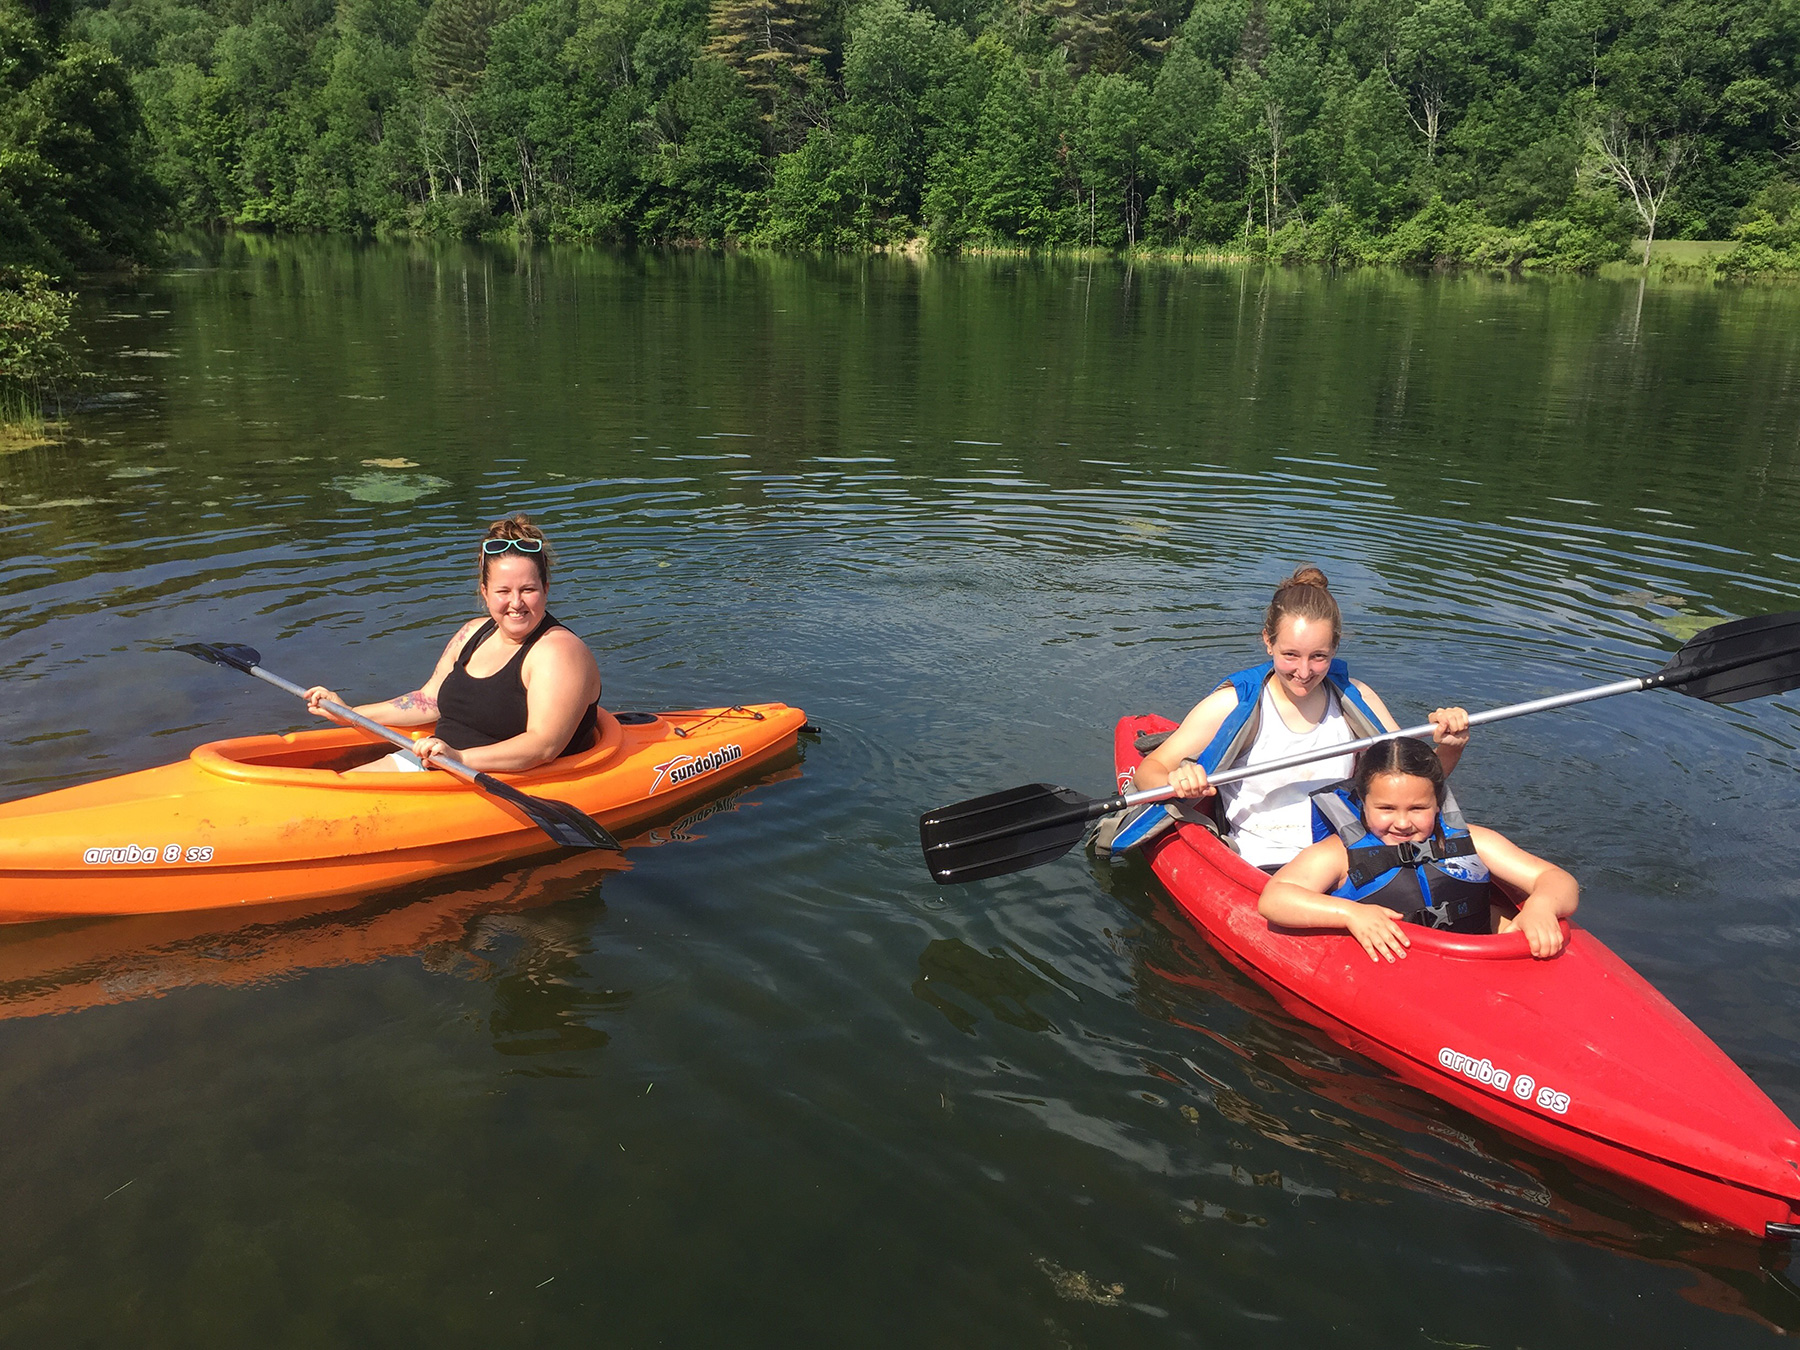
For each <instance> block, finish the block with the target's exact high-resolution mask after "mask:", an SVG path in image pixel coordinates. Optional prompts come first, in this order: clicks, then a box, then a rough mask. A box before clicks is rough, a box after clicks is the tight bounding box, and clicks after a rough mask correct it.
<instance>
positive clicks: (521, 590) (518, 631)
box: [481, 553, 550, 642]
mask: <svg viewBox="0 0 1800 1350" xmlns="http://www.w3.org/2000/svg"><path fill="white" fill-rule="evenodd" d="M481 602H482V604H484V605H486V606H487V612H488V617H489V618H490V619H492V620H493V621H494V623H495V625H496V626H497V627H498V628H499V630H500V631H501V633H503V634H505V636H506V637H507V638H509V639H510V640H511V641H513V642H522V641H524V640H525V639H526V638H528V637H530V636H531V634H532V633H533V632H534V631H535V630H536V629H537V626H538V625H539V624H540V623H542V622H543V621H544V607H545V606H546V605H547V604H549V603H550V593H549V588H548V587H546V586H545V585H544V583H543V581H542V580H541V579H540V578H539V576H538V566H537V563H536V562H535V561H533V560H532V559H530V558H527V557H525V556H524V555H523V554H520V553H503V554H501V555H500V556H499V557H497V558H489V559H488V566H487V580H486V581H484V582H483V583H482V585H481Z"/></svg>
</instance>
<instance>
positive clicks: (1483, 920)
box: [1257, 737, 1579, 961]
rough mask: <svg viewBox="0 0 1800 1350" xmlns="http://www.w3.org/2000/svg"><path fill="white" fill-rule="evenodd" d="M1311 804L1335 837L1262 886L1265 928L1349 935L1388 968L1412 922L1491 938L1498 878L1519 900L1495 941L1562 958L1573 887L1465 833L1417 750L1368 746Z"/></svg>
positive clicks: (1475, 828)
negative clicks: (1515, 940)
mask: <svg viewBox="0 0 1800 1350" xmlns="http://www.w3.org/2000/svg"><path fill="white" fill-rule="evenodd" d="M1313 803H1314V806H1315V807H1316V808H1317V809H1318V811H1319V813H1320V815H1321V817H1322V818H1323V821H1324V823H1325V824H1326V825H1328V826H1329V827H1330V829H1331V831H1332V832H1331V834H1330V835H1329V836H1328V837H1326V838H1324V839H1321V840H1319V842H1317V843H1315V844H1313V845H1312V846H1311V847H1310V848H1307V849H1305V850H1303V851H1302V852H1301V853H1300V855H1299V856H1298V857H1296V858H1295V859H1294V860H1293V861H1292V862H1290V863H1288V864H1287V865H1286V866H1284V867H1283V868H1282V869H1281V870H1280V871H1278V872H1277V873H1275V875H1274V876H1273V877H1271V878H1270V879H1269V884H1268V885H1267V886H1266V887H1264V888H1263V893H1262V899H1261V900H1260V901H1258V902H1257V909H1258V910H1259V911H1260V912H1261V914H1262V916H1263V917H1264V918H1265V919H1267V920H1269V922H1270V923H1277V924H1281V925H1282V926H1284V927H1287V928H1348V929H1349V930H1350V935H1351V936H1352V937H1354V938H1355V939H1356V940H1357V941H1358V942H1360V943H1361V944H1362V946H1363V950H1364V951H1366V952H1368V954H1369V959H1370V960H1372V961H1379V960H1381V959H1383V958H1384V957H1385V958H1386V959H1387V960H1389V961H1393V960H1395V959H1396V958H1398V957H1403V956H1405V955H1406V949H1407V948H1408V947H1409V946H1411V945H1412V940H1411V939H1410V938H1408V937H1407V935H1406V926H1407V923H1409V922H1411V923H1417V924H1423V925H1425V926H1428V927H1435V928H1448V929H1453V930H1455V931H1458V932H1469V933H1487V932H1491V931H1495V930H1494V928H1493V927H1492V926H1491V921H1490V918H1489V892H1490V889H1491V886H1492V882H1493V880H1495V879H1498V880H1499V881H1502V882H1504V883H1506V884H1507V885H1508V886H1511V887H1514V888H1515V889H1517V890H1519V891H1521V892H1523V893H1524V895H1525V899H1524V901H1523V902H1522V903H1521V904H1520V905H1519V911H1518V914H1517V916H1516V917H1510V918H1504V919H1501V920H1500V923H1499V926H1498V930H1497V931H1499V932H1502V933H1505V932H1510V931H1511V930H1513V929H1515V928H1516V929H1518V930H1519V931H1520V932H1522V933H1524V934H1525V939H1526V941H1527V942H1528V943H1530V945H1531V954H1532V955H1533V956H1535V957H1539V958H1544V957H1551V956H1555V955H1556V954H1557V953H1558V952H1559V951H1561V950H1562V948H1563V933H1562V926H1561V924H1560V923H1559V922H1558V921H1559V920H1561V919H1566V918H1567V917H1568V916H1569V915H1571V914H1573V913H1574V912H1575V905H1576V902H1577V900H1578V898H1579V888H1578V887H1577V886H1576V884H1575V878H1574V877H1572V876H1570V875H1569V874H1568V873H1567V872H1565V871H1563V869H1562V868H1560V867H1558V866H1556V865H1555V864H1554V863H1549V862H1545V861H1544V860H1543V859H1542V858H1538V857H1534V856H1533V855H1532V854H1529V853H1527V852H1526V851H1525V850H1524V849H1522V848H1520V847H1519V846H1518V845H1516V844H1514V843H1512V842H1511V841H1509V840H1508V839H1507V838H1506V837H1505V836H1504V835H1500V834H1497V833H1495V832H1494V831H1493V830H1489V829H1484V828H1482V827H1481V826H1479V825H1465V824H1464V823H1463V819H1462V813H1461V812H1460V811H1459V810H1457V807H1456V801H1455V798H1453V797H1451V796H1450V794H1449V790H1448V788H1447V787H1446V786H1445V783H1444V769H1443V765H1442V764H1440V763H1439V762H1438V756H1437V755H1436V754H1434V753H1433V752H1432V749H1431V747H1430V746H1428V745H1426V744H1425V743H1424V742H1423V741H1419V740H1414V739H1413V738H1411V737H1401V738H1399V739H1396V740H1391V741H1383V742H1382V743H1381V744H1379V745H1375V746H1371V747H1370V748H1369V749H1368V750H1367V751H1365V752H1364V753H1363V756H1362V759H1361V762H1360V763H1359V764H1358V765H1357V769H1356V776H1355V778H1354V779H1352V780H1351V781H1350V783H1348V784H1340V785H1337V786H1335V787H1333V788H1327V789H1324V790H1322V791H1320V792H1316V793H1314V794H1313ZM1494 898H1495V899H1498V897H1494Z"/></svg>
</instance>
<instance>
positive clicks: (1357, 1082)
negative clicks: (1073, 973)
mask: <svg viewBox="0 0 1800 1350" xmlns="http://www.w3.org/2000/svg"><path fill="white" fill-rule="evenodd" d="M1094 871H1095V874H1096V878H1097V880H1098V881H1099V883H1100V885H1101V886H1102V887H1103V888H1104V889H1106V890H1107V891H1109V892H1110V893H1111V894H1112V895H1113V896H1114V897H1115V898H1116V899H1117V900H1119V901H1120V903H1122V904H1123V905H1125V906H1126V907H1127V908H1128V909H1130V910H1131V912H1132V913H1133V914H1135V915H1136V916H1137V917H1138V919H1139V920H1140V921H1141V923H1142V928H1141V929H1140V930H1139V931H1138V932H1137V933H1136V934H1135V935H1134V936H1135V938H1136V939H1137V942H1136V945H1135V949H1134V953H1133V970H1132V977H1133V988H1134V995H1135V998H1136V1001H1137V1004H1138V1007H1139V1009H1140V1010H1141V1011H1142V1012H1143V1013H1144V1014H1145V1015H1146V1016H1148V1017H1151V1018H1153V1019H1155V1020H1156V1021H1158V1022H1162V1023H1166V1024H1167V1025H1169V1026H1171V1027H1175V1028H1178V1029H1179V1030H1181V1031H1182V1032H1184V1033H1189V1034H1191V1035H1192V1036H1193V1037H1195V1038H1197V1039H1196V1040H1195V1041H1194V1043H1193V1049H1192V1050H1191V1052H1189V1053H1187V1054H1183V1055H1182V1056H1181V1064H1182V1065H1183V1067H1185V1069H1186V1070H1188V1073H1189V1075H1191V1076H1186V1077H1184V1076H1181V1075H1179V1074H1174V1073H1166V1071H1165V1073H1166V1076H1167V1078H1168V1080H1169V1082H1170V1084H1171V1086H1172V1087H1177V1088H1179V1089H1181V1090H1183V1091H1186V1092H1188V1093H1190V1094H1193V1095H1194V1096H1195V1097H1196V1099H1197V1100H1210V1102H1211V1105H1212V1108H1213V1111H1214V1112H1215V1113H1216V1114H1217V1116H1218V1117H1219V1118H1220V1119H1221V1120H1223V1121H1225V1122H1227V1123H1230V1124H1233V1125H1237V1126H1245V1127H1248V1128H1249V1129H1251V1130H1254V1131H1255V1132H1256V1133H1257V1134H1258V1135H1260V1136H1261V1137H1262V1138H1263V1139H1265V1140H1268V1141H1270V1142H1271V1143H1274V1144H1277V1145H1280V1146H1281V1147H1283V1148H1287V1149H1292V1150H1294V1151H1295V1152H1298V1153H1304V1154H1306V1155H1307V1156H1308V1158H1309V1159H1310V1160H1313V1161H1315V1162H1323V1163H1325V1164H1326V1165H1327V1166H1328V1167H1330V1168H1331V1169H1333V1170H1335V1171H1336V1172H1338V1173H1339V1174H1340V1175H1341V1176H1342V1178H1343V1184H1342V1185H1341V1186H1340V1187H1339V1188H1338V1189H1337V1190H1336V1198H1338V1199H1340V1200H1348V1201H1356V1202H1362V1203H1368V1204H1388V1203H1391V1201H1390V1200H1387V1199H1384V1198H1383V1196H1382V1192H1383V1191H1384V1190H1385V1189H1387V1188H1389V1187H1395V1186H1397V1187H1400V1188H1402V1189H1403V1190H1407V1191H1411V1192H1414V1193H1417V1194H1422V1195H1426V1196H1430V1197H1434V1198H1436V1199H1438V1200H1444V1201H1449V1202H1451V1203H1453V1204H1457V1205H1463V1206H1466V1207H1468V1208H1470V1209H1474V1210H1480V1211H1485V1212H1487V1213H1490V1214H1494V1215H1499V1216H1503V1217H1505V1218H1508V1219H1512V1220H1515V1221H1518V1222H1521V1223H1525V1224H1529V1225H1531V1226H1532V1227H1534V1228H1536V1229H1538V1230H1539V1231H1540V1232H1542V1233H1544V1234H1545V1235H1546V1236H1548V1237H1552V1238H1556V1239H1560V1240H1565V1241H1575V1242H1581V1243H1585V1244H1587V1245H1589V1246H1593V1247H1597V1248H1601V1249H1603V1250H1606V1251H1611V1252H1616V1253H1619V1254H1621V1255H1625V1256H1628V1257H1634V1258H1637V1259H1640V1260H1644V1261H1649V1262H1653V1263H1655V1264H1657V1265H1660V1266H1664V1267H1667V1268H1669V1269H1672V1270H1677V1271H1682V1272H1685V1273H1687V1274H1690V1275H1691V1276H1692V1277H1693V1281H1694V1282H1693V1284H1691V1285H1690V1286H1688V1287H1687V1288H1685V1289H1683V1290H1682V1291H1681V1293H1682V1297H1684V1298H1685V1299H1687V1300H1688V1301H1689V1302H1691V1303H1693V1304H1695V1305H1697V1306H1699V1307H1702V1308H1707V1309H1711V1310H1713V1311H1716V1312H1724V1313H1731V1314H1734V1315H1737V1316H1742V1317H1748V1318H1751V1319H1754V1320H1755V1321H1757V1322H1760V1323H1762V1324H1763V1325H1764V1326H1766V1327H1769V1328H1771V1329H1773V1330H1776V1331H1779V1332H1782V1333H1784V1334H1792V1333H1795V1332H1800V1285H1797V1284H1796V1283H1795V1281H1794V1279H1793V1278H1792V1277H1791V1276H1790V1274H1789V1272H1788V1266H1789V1262H1790V1253H1789V1251H1788V1249H1787V1247H1786V1246H1785V1245H1784V1244H1772V1243H1757V1242H1753V1241H1751V1240H1749V1239H1747V1238H1744V1237H1742V1236H1739V1235H1730V1234H1721V1233H1717V1232H1714V1231H1711V1230H1710V1229H1708V1228H1707V1227H1706V1226H1704V1225H1701V1224H1697V1223H1694V1222H1693V1221H1691V1220H1686V1219H1684V1218H1682V1217H1681V1216H1680V1214H1679V1212H1678V1211H1677V1210H1675V1209H1674V1208H1672V1207H1670V1206H1668V1205H1667V1204H1666V1203H1664V1202H1662V1201H1661V1200H1660V1199H1659V1198H1657V1197H1655V1196H1652V1195H1649V1194H1647V1193H1640V1192H1637V1191H1635V1189H1631V1188H1628V1187H1626V1186H1625V1184H1624V1183H1621V1182H1619V1181H1618V1180H1617V1179H1614V1178H1602V1177H1599V1176H1597V1175H1593V1176H1590V1175H1589V1174H1587V1173H1585V1172H1584V1171H1583V1170H1582V1169H1578V1168H1575V1167H1572V1166H1570V1165H1569V1164H1567V1163H1566V1162H1564V1161H1562V1160H1560V1159H1557V1158H1553V1157H1550V1156H1548V1155H1544V1154H1541V1153H1538V1152H1536V1151H1534V1150H1532V1149H1530V1148H1529V1147H1527V1146H1526V1145H1525V1144H1524V1143H1522V1142H1521V1141H1519V1140H1516V1139H1514V1138H1513V1137H1512V1136H1510V1135H1507V1134H1505V1133H1503V1132H1501V1131H1498V1130H1496V1129H1494V1128H1493V1127H1492V1126H1490V1125H1488V1124H1487V1123H1486V1122H1484V1121H1480V1120H1477V1119H1476V1118H1475V1117H1473V1116H1469V1115H1467V1114H1465V1113H1463V1112H1461V1111H1458V1110H1456V1109H1455V1108H1454V1107H1452V1106H1450V1105H1448V1104H1447V1103H1444V1102H1440V1101H1438V1100H1437V1099H1436V1098H1434V1097H1431V1096H1429V1095H1427V1094H1425V1093H1422V1092H1419V1091H1416V1090H1415V1089H1413V1088H1411V1087H1409V1086H1407V1085H1406V1084H1404V1083H1401V1082H1399V1081H1398V1080H1397V1079H1395V1078H1393V1077H1392V1076H1391V1075H1390V1074H1388V1073H1387V1071H1386V1070H1384V1069H1382V1068H1381V1067H1380V1066H1378V1065H1375V1064H1373V1063H1370V1062H1368V1061H1365V1060H1362V1059H1360V1058H1358V1057H1356V1056H1354V1055H1352V1054H1348V1053H1346V1052H1345V1051H1344V1050H1343V1048H1342V1047H1341V1046H1338V1045H1337V1044H1336V1043H1335V1042H1333V1041H1332V1040H1331V1039H1330V1038H1329V1037H1327V1036H1326V1035H1325V1034H1324V1033H1323V1032H1321V1031H1319V1030H1318V1029H1317V1028H1315V1027H1311V1026H1309V1025H1307V1024H1306V1023H1304V1022H1302V1021H1299V1020H1298V1019H1296V1018H1294V1017H1293V1016H1292V1015H1290V1014H1289V1013H1288V1012H1286V1011H1285V1010H1284V1009H1283V1008H1282V1007H1281V1006H1280V1005H1279V1004H1278V1003H1277V1002H1276V1001H1275V999H1274V998H1273V997H1272V996H1271V995H1270V994H1269V993H1268V992H1267V991H1266V990H1264V989H1263V988H1262V987H1261V986H1260V985H1258V984H1256V983H1255V982H1254V981H1253V980H1251V979H1250V978H1249V976H1247V975H1245V974H1244V973H1243V972H1241V971H1239V970H1238V969H1237V968H1236V967H1235V966H1233V965H1232V964H1231V962H1230V961H1228V960H1227V959H1226V958H1225V957H1224V956H1223V955H1222V954H1221V953H1220V952H1219V951H1217V950H1216V949H1215V948H1214V947H1212V946H1211V944H1209V943H1208V942H1207V941H1206V940H1205V938H1204V937H1203V936H1201V935H1200V934H1199V933H1198V932H1196V931H1195V930H1194V928H1193V927H1192V925H1191V924H1190V923H1189V922H1188V921H1187V920H1186V919H1185V918H1184V917H1183V915H1182V914H1181V911H1180V909H1179V908H1178V907H1177V906H1176V905H1175V904H1174V902H1173V901H1172V900H1170V899H1169V897H1168V896H1167V895H1166V894H1165V893H1164V892H1163V891H1162V888H1161V887H1160V885H1158V883H1157V881H1156V879H1155V877H1154V876H1153V875H1152V873H1151V872H1150V870H1149V868H1148V866H1147V865H1146V864H1145V863H1144V862H1143V860H1142V859H1141V858H1139V857H1137V856H1136V855H1133V856H1132V858H1131V860H1130V862H1129V863H1128V864H1127V865H1125V866H1123V867H1120V868H1117V869H1113V868H1110V867H1108V866H1106V865H1103V864H1096V865H1095V867H1094ZM1228 1078H1229V1079H1231V1080H1233V1081H1237V1082H1241V1083H1242V1084H1243V1085H1244V1086H1243V1087H1242V1088H1238V1087H1233V1086H1231V1085H1230V1082H1228V1081H1227V1079H1228ZM1296 1092H1297V1093H1298V1098H1296V1096H1295V1093H1296ZM1296 1100H1298V1102H1299V1103H1300V1106H1301V1109H1300V1110H1299V1111H1296V1110H1295V1104H1296ZM1181 1113H1182V1116H1183V1117H1184V1118H1185V1119H1186V1120H1187V1121H1188V1122H1189V1124H1191V1125H1192V1126H1193V1127H1194V1128H1195V1129H1197V1130H1205V1129H1206V1128H1207V1127H1206V1125H1205V1123H1204V1117H1203V1115H1202V1113H1201V1112H1200V1110H1198V1109H1197V1108H1195V1107H1193V1106H1185V1107H1183V1108H1182V1109H1181ZM1239 1170H1242V1169H1239ZM1233 1180H1235V1181H1238V1182H1239V1184H1244V1185H1249V1186H1272V1187H1276V1188H1278V1189H1279V1188H1284V1187H1285V1188H1289V1189H1291V1188H1292V1183H1291V1182H1290V1181H1288V1180H1286V1179H1284V1178H1283V1176H1282V1175H1281V1173H1280V1171H1279V1170H1271V1171H1267V1172H1263V1173H1260V1174H1259V1173H1251V1172H1248V1171H1245V1172H1243V1175H1242V1176H1234V1177H1233ZM1214 1208H1218V1207H1217V1206H1214ZM1214 1217H1222V1218H1225V1219H1227V1220H1232V1219H1233V1218H1234V1216H1233V1214H1232V1213H1229V1212H1225V1211H1223V1210H1221V1212H1220V1213H1219V1214H1218V1215H1215V1216H1214ZM1235 1221H1236V1222H1239V1223H1258V1222H1260V1221H1259V1220H1258V1219H1256V1218H1254V1217H1253V1216H1249V1215H1244V1214H1238V1215H1236V1217H1235Z"/></svg>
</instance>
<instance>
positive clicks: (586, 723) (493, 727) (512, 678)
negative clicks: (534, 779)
mask: <svg viewBox="0 0 1800 1350" xmlns="http://www.w3.org/2000/svg"><path fill="white" fill-rule="evenodd" d="M561 627H562V625H561V624H560V623H558V622H557V621H556V619H555V618H554V617H552V616H551V615H549V614H546V615H544V621H543V622H542V623H540V624H539V625H538V626H537V627H536V629H534V630H533V631H532V634H531V636H530V637H528V638H526V639H525V641H523V642H521V643H520V644H519V650H518V651H517V652H515V653H513V659H512V660H510V661H508V662H507V663H506V664H505V665H503V666H501V667H500V669H499V670H496V671H495V672H494V673H493V674H492V675H489V676H487V677H486V678H485V679H477V678H476V677H475V676H473V675H471V674H469V672H468V669H467V667H468V664H469V658H470V657H472V656H474V655H475V649H476V648H477V647H479V646H481V644H482V643H483V642H485V641H486V640H487V639H488V638H489V637H490V636H491V635H492V634H493V631H494V621H493V620H492V619H489V620H488V621H487V622H486V623H484V624H482V625H481V627H480V628H477V629H476V630H475V635H474V636H473V637H471V638H470V639H469V640H468V641H467V642H465V643H464V644H463V649H462V652H461V653H460V654H459V655H458V656H457V658H456V665H455V667H454V668H453V669H452V670H451V672H450V673H449V674H448V675H446V676H444V682H443V683H442V684H441V685H439V686H438V724H437V730H436V731H435V732H434V733H433V734H434V735H436V736H437V738H438V739H439V740H441V741H443V743H444V744H445V745H448V746H450V747H452V748H453V749H456V750H472V749H474V747H476V746H478V745H493V744H494V743H495V742H497V741H510V740H511V739H512V738H513V737H514V736H520V735H523V734H524V732H525V727H526V724H527V722H528V721H529V720H530V709H529V707H528V705H527V703H526V697H525V681H524V680H522V679H521V678H520V677H519V672H520V671H521V670H522V669H523V668H524V665H525V653H527V652H529V651H530V650H531V646H532V644H533V643H534V642H536V641H537V640H538V639H539V638H541V637H542V636H543V635H544V634H545V633H548V632H549V631H550V630H551V629H552V628H561ZM598 707H599V704H598V703H590V704H588V706H587V708H586V709H585V710H584V711H583V712H582V714H581V720H580V721H579V722H577V723H576V724H575V734H574V735H572V736H571V737H569V743H568V744H567V745H565V746H564V747H563V748H562V749H561V750H560V751H559V752H558V753H557V758H558V759H561V758H562V757H563V756H564V755H573V754H576V753H578V752H579V751H582V750H586V749H588V748H589V747H591V746H592V745H593V744H594V742H595V741H596V740H598V739H599V722H598V715H597V711H596V710H597V709H598Z"/></svg>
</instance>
